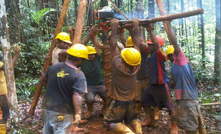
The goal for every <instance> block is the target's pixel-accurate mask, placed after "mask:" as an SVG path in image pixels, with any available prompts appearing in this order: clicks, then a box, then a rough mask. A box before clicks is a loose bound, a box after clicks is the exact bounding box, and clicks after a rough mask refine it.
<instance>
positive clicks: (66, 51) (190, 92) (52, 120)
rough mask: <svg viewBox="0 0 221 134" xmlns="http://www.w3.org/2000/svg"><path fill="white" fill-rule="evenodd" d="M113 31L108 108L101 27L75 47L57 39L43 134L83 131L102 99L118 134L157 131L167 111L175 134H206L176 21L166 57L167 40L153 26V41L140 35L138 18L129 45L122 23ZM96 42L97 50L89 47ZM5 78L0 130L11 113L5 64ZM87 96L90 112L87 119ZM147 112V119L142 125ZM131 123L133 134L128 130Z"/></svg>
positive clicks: (47, 76)
mask: <svg viewBox="0 0 221 134" xmlns="http://www.w3.org/2000/svg"><path fill="white" fill-rule="evenodd" d="M110 27H111V29H112V32H111V35H110V52H111V57H112V61H111V65H112V75H111V78H112V86H111V89H110V95H111V101H110V102H109V103H108V105H106V104H107V103H106V92H105V85H104V81H103V76H102V69H101V50H102V48H103V44H101V43H100V42H99V41H98V39H97V28H96V27H95V26H93V27H92V28H91V29H90V32H89V34H88V35H87V36H86V38H85V39H84V40H83V41H82V42H81V43H77V44H74V45H73V46H72V42H71V40H70V36H69V35H68V34H67V33H65V32H61V33H59V34H58V35H57V37H56V39H57V40H58V45H57V47H56V48H55V49H54V50H53V53H52V66H50V67H49V68H48V70H47V71H46V72H45V73H43V74H42V75H41V78H40V82H41V84H42V85H43V86H45V87H46V92H45V94H44V98H43V102H42V112H43V120H44V128H43V134H52V133H54V134H66V133H71V132H72V131H73V125H74V126H75V128H77V126H78V124H79V123H80V122H81V120H82V118H84V119H89V118H90V117H91V115H92V112H93V104H94V102H95V96H96V95H99V96H100V97H101V98H102V100H103V101H104V103H103V107H102V110H101V111H102V112H101V114H102V116H103V122H104V125H105V126H106V127H107V128H109V129H110V130H113V131H114V132H116V133H119V134H133V133H136V134H142V126H155V125H156V122H157V119H156V114H159V113H158V112H157V111H158V110H162V108H164V107H166V108H167V111H168V112H169V115H170V118H171V129H170V134H178V127H179V128H180V129H183V130H185V131H186V133H187V134H206V129H205V122H204V119H203V116H202V113H201V111H200V108H199V104H198V92H197V88H196V83H195V77H194V74H193V70H192V68H191V65H190V63H189V60H188V59H187V58H186V57H185V55H184V52H183V51H182V50H181V49H180V47H179V45H178V44H177V39H176V35H175V33H174V31H173V29H172V27H171V24H170V22H167V27H168V36H169V39H170V40H171V42H172V45H171V46H169V47H168V48H167V50H166V54H165V53H164V51H163V50H162V47H163V46H164V39H163V38H162V37H160V36H156V35H155V34H154V32H153V27H152V26H151V24H147V25H145V26H144V27H145V28H146V30H147V31H148V33H149V35H150V39H149V40H148V41H147V42H145V41H144V40H143V39H142V38H141V37H140V35H139V21H138V20H137V19H133V22H132V27H128V28H127V30H128V31H129V33H130V37H129V38H128V39H127V41H126V39H125V37H124V30H123V29H120V30H119V29H118V20H117V19H113V20H112V21H111V24H110ZM118 33H119V34H120V39H121V42H122V44H123V45H124V47H125V48H123V49H122V50H120V49H119V47H118V44H119V43H118V41H117V39H118V38H117V34H118ZM75 34H77V33H75ZM90 39H92V41H93V44H94V46H92V45H87V44H88V42H89V40H90ZM14 50H15V56H14V58H13V65H14V64H15V63H16V60H17V58H18V56H19V53H20V48H17V47H15V49H14ZM0 59H2V58H1V57H0ZM166 60H170V61H171V62H172V63H173V64H172V67H171V75H172V80H173V83H174V85H175V98H176V103H175V106H174V105H173V102H172V99H171V92H170V91H171V86H170V81H169V79H168V78H167V76H166V71H165V65H164V63H165V62H166ZM0 75H1V76H0V78H1V85H0V86H1V90H0V99H1V105H0V106H1V110H2V112H3V116H2V119H1V120H0V129H3V128H5V127H6V125H5V123H6V119H7V118H8V116H9V108H8V105H5V104H7V103H3V102H4V101H7V90H6V84H2V83H5V79H3V78H4V77H3V75H4V64H3V62H2V61H0ZM4 89H5V90H4ZM84 94H85V99H86V104H87V112H86V113H85V114H84V115H82V112H81V108H82V100H83V95H84ZM142 108H143V111H144V113H145V120H144V121H143V122H140V120H139V118H140V116H141V111H142V110H141V109H142ZM129 124H130V125H131V127H132V129H133V131H132V130H131V129H130V128H129V127H128V126H127V125H129ZM76 131H78V130H76Z"/></svg>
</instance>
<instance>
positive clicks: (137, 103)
mask: <svg viewBox="0 0 221 134" xmlns="http://www.w3.org/2000/svg"><path fill="white" fill-rule="evenodd" d="M135 106H136V109H137V112H138V116H137V117H138V118H140V116H141V112H142V108H141V104H140V102H139V101H137V102H135Z"/></svg>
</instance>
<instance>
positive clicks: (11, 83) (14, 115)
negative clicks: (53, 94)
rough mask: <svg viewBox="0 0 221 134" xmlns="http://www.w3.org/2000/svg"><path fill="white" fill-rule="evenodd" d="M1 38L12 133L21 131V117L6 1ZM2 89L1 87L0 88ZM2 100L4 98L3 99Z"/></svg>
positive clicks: (2, 4) (1, 4) (0, 18)
mask: <svg viewBox="0 0 221 134" xmlns="http://www.w3.org/2000/svg"><path fill="white" fill-rule="evenodd" d="M0 9H1V10H0V31H1V32H0V33H1V34H0V40H1V45H2V52H3V57H4V67H5V71H4V72H5V77H6V83H7V90H8V101H9V108H10V109H9V111H10V119H11V123H12V124H11V128H12V129H11V132H12V133H16V134H17V133H18V134H20V133H21V129H20V128H21V125H20V119H19V111H18V100H17V94H16V88H15V77H14V67H13V63H12V56H11V50H10V47H11V46H10V38H9V30H8V22H7V14H6V8H5V1H4V0H2V1H1V2H0ZM0 90H1V89H0ZM1 102H2V100H1ZM5 103H7V102H5Z"/></svg>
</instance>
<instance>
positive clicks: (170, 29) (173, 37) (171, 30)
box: [167, 22, 180, 55]
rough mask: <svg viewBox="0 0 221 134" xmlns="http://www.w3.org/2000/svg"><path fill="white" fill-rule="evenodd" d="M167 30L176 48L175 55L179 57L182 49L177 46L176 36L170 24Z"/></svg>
mask: <svg viewBox="0 0 221 134" xmlns="http://www.w3.org/2000/svg"><path fill="white" fill-rule="evenodd" d="M167 28H168V36H169V39H170V40H171V42H172V44H173V47H174V54H175V55H178V54H179V53H180V47H179V46H178V44H177V38H176V35H175V33H174V31H173V29H172V27H171V24H170V22H167Z"/></svg>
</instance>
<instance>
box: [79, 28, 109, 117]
mask: <svg viewBox="0 0 221 134" xmlns="http://www.w3.org/2000/svg"><path fill="white" fill-rule="evenodd" d="M96 33H97V28H96V27H95V26H93V27H92V28H91V29H90V32H89V34H91V36H92V39H93V43H94V46H95V47H93V46H91V45H89V46H87V49H88V60H85V61H84V62H83V64H82V66H81V70H82V71H83V73H84V75H85V77H86V79H87V89H88V93H86V94H85V99H86V103H87V112H86V113H85V114H84V116H83V117H84V118H85V119H89V118H90V117H91V114H92V112H93V105H94V102H95V96H96V95H99V96H100V97H101V99H102V100H103V101H104V103H103V108H102V110H101V112H102V115H103V114H104V112H105V107H106V102H105V101H106V92H105V85H104V81H103V76H102V71H101V52H100V47H101V45H100V43H99V42H98V40H97V35H96Z"/></svg>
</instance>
